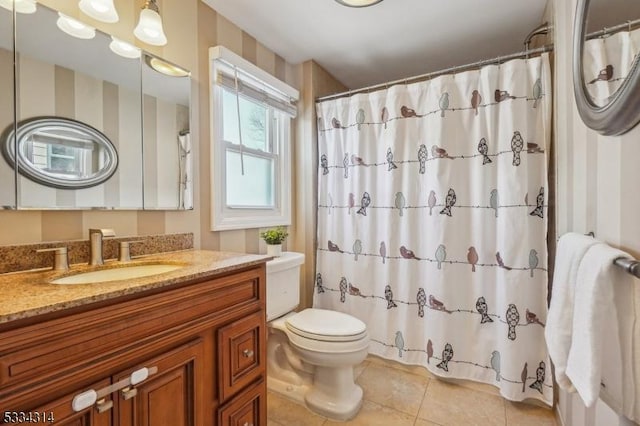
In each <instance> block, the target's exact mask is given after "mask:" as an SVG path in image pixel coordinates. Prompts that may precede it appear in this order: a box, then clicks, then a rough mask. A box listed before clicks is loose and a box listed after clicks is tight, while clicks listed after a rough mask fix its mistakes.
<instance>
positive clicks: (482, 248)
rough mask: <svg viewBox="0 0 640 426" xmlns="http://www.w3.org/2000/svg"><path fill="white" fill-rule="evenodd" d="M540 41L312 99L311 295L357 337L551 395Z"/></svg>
mask: <svg viewBox="0 0 640 426" xmlns="http://www.w3.org/2000/svg"><path fill="white" fill-rule="evenodd" d="M550 89H551V84H550V71H549V62H548V56H547V55H543V56H541V57H537V58H531V59H526V60H525V59H522V60H514V61H510V62H507V63H504V64H501V65H499V66H497V65H496V66H487V67H484V68H482V69H480V70H474V71H469V72H464V73H459V74H455V75H447V76H442V77H439V78H436V79H433V80H430V81H425V82H419V83H414V84H405V85H396V86H392V87H390V88H388V89H385V90H380V91H377V92H373V93H368V94H358V95H354V96H351V97H348V98H341V99H336V100H329V101H324V102H320V103H318V104H317V112H318V117H319V118H318V134H319V146H318V149H319V167H318V176H319V183H318V186H319V190H318V209H319V212H318V249H317V275H316V286H315V293H314V306H315V307H319V308H326V309H333V310H337V311H342V312H346V313H349V314H351V315H354V316H355V317H357V318H360V319H361V320H363V321H364V322H365V323H366V324H367V327H368V331H369V335H370V337H371V345H370V352H371V353H373V354H376V355H379V356H382V357H385V358H388V359H393V360H396V361H400V362H402V363H407V364H418V365H423V366H425V367H426V368H427V369H429V370H430V371H431V372H433V373H434V374H436V375H440V376H444V377H451V378H461V379H470V380H475V381H479V382H484V383H490V384H492V385H495V386H497V387H498V388H499V389H500V392H501V394H502V395H503V396H504V397H505V398H508V399H510V400H523V399H525V398H537V399H540V400H542V401H544V402H546V403H548V404H552V402H553V387H552V378H551V374H550V371H549V362H548V355H547V352H546V346H545V342H544V322H545V318H546V314H547V304H546V300H547V269H546V261H547V249H546V234H547V216H548V205H547V199H546V194H547V191H546V188H547V157H546V147H547V146H548V143H549V129H550V124H549V123H550V109H551V105H550V102H551V101H550V100H551V96H550Z"/></svg>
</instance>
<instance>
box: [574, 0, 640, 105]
mask: <svg viewBox="0 0 640 426" xmlns="http://www.w3.org/2000/svg"><path fill="white" fill-rule="evenodd" d="M638 19H640V1H638V0H591V1H590V4H589V10H588V16H587V26H586V29H585V32H586V33H587V36H586V41H585V45H584V54H583V62H582V64H583V74H584V81H585V84H586V87H587V91H588V95H589V96H590V98H591V100H592V102H593V103H594V104H595V105H597V106H599V107H603V106H606V105H607V104H608V103H609V101H610V99H611V97H612V95H614V94H615V93H616V91H617V90H618V89H619V88H620V87H621V86H622V83H623V82H624V80H625V79H626V77H627V75H628V74H629V72H630V71H631V68H632V66H633V63H634V61H635V57H636V54H637V53H638V51H640V29H638V28H640V25H639V24H640V21H638Z"/></svg>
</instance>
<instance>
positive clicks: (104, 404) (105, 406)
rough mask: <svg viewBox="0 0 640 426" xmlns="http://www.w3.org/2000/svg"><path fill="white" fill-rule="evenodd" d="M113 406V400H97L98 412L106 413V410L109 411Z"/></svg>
mask: <svg viewBox="0 0 640 426" xmlns="http://www.w3.org/2000/svg"><path fill="white" fill-rule="evenodd" d="M112 408H113V401H107V400H106V399H105V398H102V399H101V400H99V401H97V402H96V410H98V413H104V412H105V411H109V410H111V409H112Z"/></svg>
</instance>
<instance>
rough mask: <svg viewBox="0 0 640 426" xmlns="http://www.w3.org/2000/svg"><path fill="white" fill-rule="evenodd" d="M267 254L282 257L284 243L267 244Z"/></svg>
mask: <svg viewBox="0 0 640 426" xmlns="http://www.w3.org/2000/svg"><path fill="white" fill-rule="evenodd" d="M267 255H268V256H273V257H280V256H281V255H282V244H267Z"/></svg>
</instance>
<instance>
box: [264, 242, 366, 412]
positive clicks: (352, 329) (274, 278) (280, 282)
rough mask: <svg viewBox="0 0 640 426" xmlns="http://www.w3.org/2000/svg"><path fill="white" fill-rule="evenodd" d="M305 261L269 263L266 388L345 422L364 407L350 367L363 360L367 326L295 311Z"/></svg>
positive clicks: (320, 312) (340, 316)
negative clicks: (302, 266)
mask: <svg viewBox="0 0 640 426" xmlns="http://www.w3.org/2000/svg"><path fill="white" fill-rule="evenodd" d="M303 263H304V254H302V253H293V252H284V253H282V256H280V257H277V258H274V259H273V260H271V261H269V262H267V322H268V323H267V327H268V333H269V334H268V337H267V387H268V388H269V390H271V391H273V392H276V393H278V394H281V395H283V396H285V397H287V398H290V399H293V400H295V401H298V402H299V403H301V404H304V405H306V406H307V407H308V408H309V409H310V410H312V411H314V412H316V413H318V414H320V415H322V416H325V417H328V418H330V419H335V420H349V419H351V418H353V417H354V416H355V415H356V414H357V413H358V411H359V410H360V407H361V405H362V388H361V387H360V386H358V385H357V384H355V382H354V379H353V367H354V366H356V365H358V364H360V363H361V362H362V361H364V359H365V358H366V356H367V353H368V349H369V336H368V334H367V327H366V325H365V324H364V323H363V322H362V321H360V320H359V319H357V318H355V317H352V316H351V315H347V314H344V313H342V312H336V311H330V310H325V309H305V310H303V311H301V312H298V313H296V312H294V309H296V308H297V307H298V305H299V303H300V265H302V264H303Z"/></svg>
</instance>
